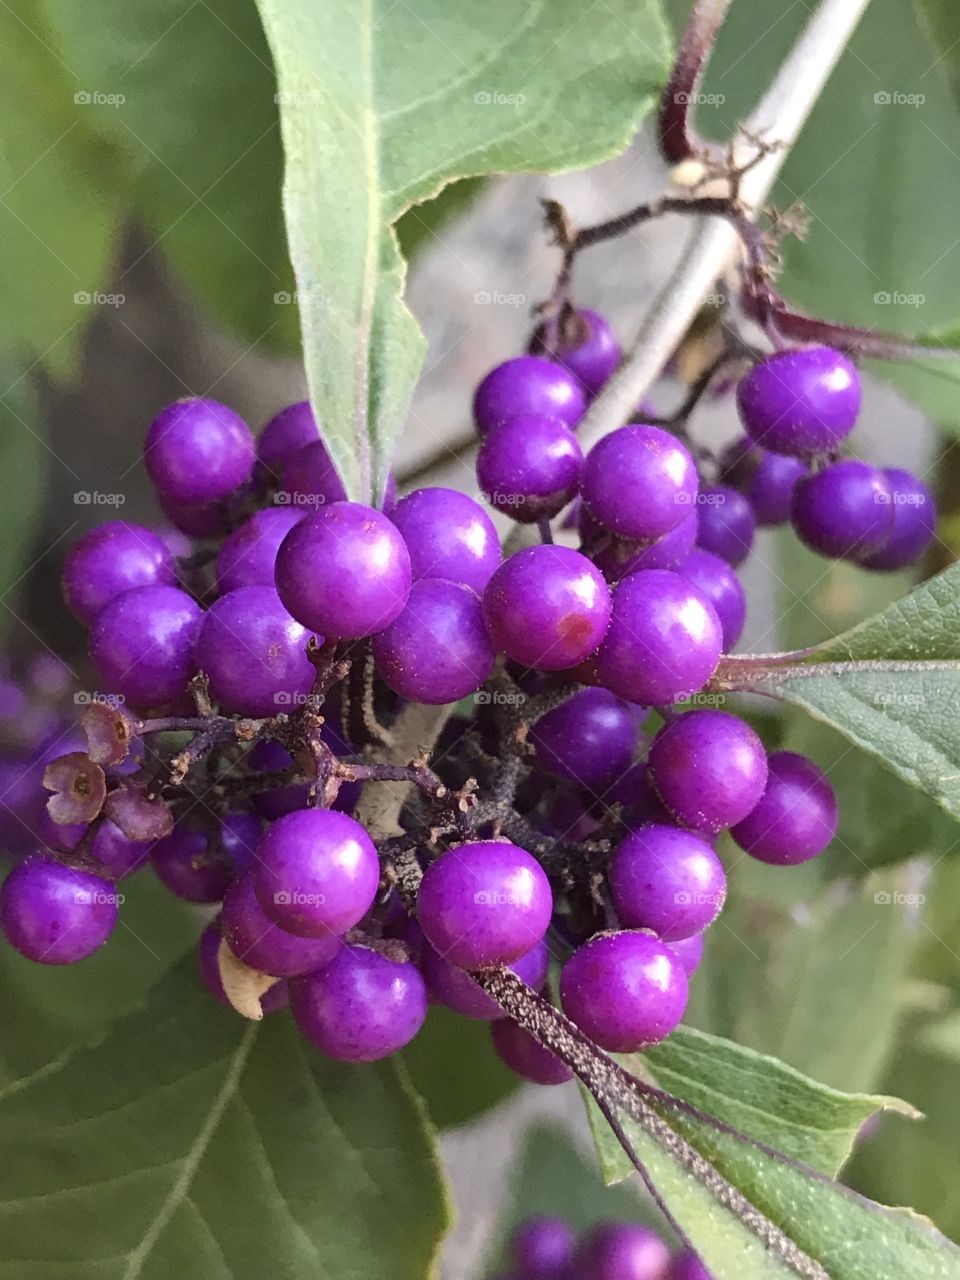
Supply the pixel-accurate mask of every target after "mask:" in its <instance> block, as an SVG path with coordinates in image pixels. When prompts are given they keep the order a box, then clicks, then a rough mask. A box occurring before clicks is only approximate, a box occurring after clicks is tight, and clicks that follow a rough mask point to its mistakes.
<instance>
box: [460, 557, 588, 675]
mask: <svg viewBox="0 0 960 1280" xmlns="http://www.w3.org/2000/svg"><path fill="white" fill-rule="evenodd" d="M483 609H484V614H485V616H486V619H487V626H488V627H489V629H490V635H491V638H492V639H493V642H494V644H495V645H496V647H497V648H498V649H500V650H502V651H503V652H504V653H505V654H506V655H507V657H508V658H512V659H513V660H514V662H520V663H522V664H523V665H524V666H529V667H536V668H538V669H539V670H541V671H562V670H564V669H565V668H567V667H573V666H576V665H577V663H579V662H582V661H583V660H584V658H587V657H589V655H590V654H591V653H592V652H593V651H594V649H596V647H597V645H598V644H599V643H600V641H601V640H602V639H603V637H604V635H605V634H606V631H607V626H608V624H609V622H610V609H611V604H610V589H609V588H608V586H607V584H606V582H604V580H603V575H602V574H601V573H600V572H599V571H598V570H597V569H596V568H595V567H594V566H593V565H592V564H591V563H590V561H589V560H588V559H587V558H586V556H583V555H581V554H580V553H579V552H578V551H572V550H570V548H569V547H557V546H539V547H525V548H524V549H523V550H522V551H518V552H517V553H516V554H515V555H512V556H510V558H509V559H507V560H505V561H504V562H503V564H502V565H501V566H500V568H499V569H498V570H497V571H496V573H495V574H494V575H493V577H492V578H491V579H490V581H489V582H488V583H487V588H486V590H485V592H484V594H483Z"/></svg>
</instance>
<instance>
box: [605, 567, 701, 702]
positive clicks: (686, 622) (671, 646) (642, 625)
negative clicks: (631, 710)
mask: <svg viewBox="0 0 960 1280" xmlns="http://www.w3.org/2000/svg"><path fill="white" fill-rule="evenodd" d="M722 648H723V631H722V628H721V626H720V619H719V618H718V617H717V614H716V611H715V610H714V607H713V605H712V604H711V603H710V602H709V600H708V599H707V598H706V596H704V595H703V594H702V593H701V592H700V591H698V590H697V589H696V587H695V586H693V584H692V583H690V582H688V581H687V579H686V578H684V577H682V576H681V575H680V574H679V573H671V572H670V571H669V570H666V569H643V570H641V571H640V572H638V573H632V574H630V576H629V577H627V578H624V579H623V581H622V582H621V583H619V585H618V586H617V587H616V589H615V591H614V594H613V615H612V618H611V620H610V627H609V629H608V631H607V634H606V637H605V639H604V641H603V644H602V645H601V646H600V651H599V653H598V654H597V661H596V670H597V677H598V679H599V681H600V683H601V684H603V685H605V686H606V687H607V688H608V689H612V690H613V692H614V693H616V694H618V695H619V696H620V697H621V698H626V700H627V701H628V702H636V703H638V704H639V705H640V706H646V707H657V706H664V705H665V704H667V703H670V702H674V701H676V700H677V699H678V698H684V697H689V696H690V695H691V694H694V693H697V692H698V691H699V690H700V689H702V688H703V686H704V685H705V684H706V683H707V681H708V680H709V679H710V677H711V676H712V675H713V673H714V671H715V670H716V667H717V663H718V661H719V660H720V653H721V650H722Z"/></svg>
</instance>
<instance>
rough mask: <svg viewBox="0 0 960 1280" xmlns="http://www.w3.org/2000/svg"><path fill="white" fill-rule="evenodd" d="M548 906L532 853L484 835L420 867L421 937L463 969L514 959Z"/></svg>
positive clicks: (542, 925) (537, 937)
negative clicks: (421, 869) (421, 880)
mask: <svg viewBox="0 0 960 1280" xmlns="http://www.w3.org/2000/svg"><path fill="white" fill-rule="evenodd" d="M552 910H553V894H552V893H551V891H550V882H549V881H548V880H547V877H546V875H545V874H544V872H543V868H542V867H541V866H540V863H539V862H537V860H536V858H534V857H532V856H531V855H530V854H529V853H527V851H526V850H525V849H519V848H518V847H517V846H516V845H514V844H506V843H499V842H497V841H492V840H491V841H482V842H480V843H477V844H463V845H459V846H457V847H456V848H454V849H450V850H449V851H448V852H447V853H443V854H441V855H440V857H439V858H437V859H436V861H435V862H432V863H431V864H430V866H428V867H427V869H426V871H425V872H424V875H423V882H422V884H421V886H420V897H419V900H418V903H417V917H418V919H419V921H420V927H421V929H422V930H423V934H424V937H425V938H426V939H427V941H428V942H429V943H430V945H431V946H432V947H433V948H434V949H435V950H436V951H438V952H439V953H440V955H441V956H442V957H443V958H444V959H445V960H448V961H449V962H450V963H451V964H455V965H458V966H459V967H461V968H463V969H480V968H484V967H486V966H489V965H495V964H510V963H511V961H513V960H518V959H519V958H520V956H522V955H523V954H524V953H525V952H527V951H529V950H531V948H533V947H535V946H536V945H537V943H538V942H540V941H541V940H542V938H543V935H544V934H545V933H546V931H547V926H548V925H549V923H550V916H551V913H552Z"/></svg>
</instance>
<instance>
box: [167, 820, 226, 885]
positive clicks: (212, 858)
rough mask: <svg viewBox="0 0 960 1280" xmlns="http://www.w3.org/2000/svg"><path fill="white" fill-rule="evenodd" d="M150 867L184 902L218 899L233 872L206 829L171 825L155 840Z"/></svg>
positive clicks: (224, 855)
mask: <svg viewBox="0 0 960 1280" xmlns="http://www.w3.org/2000/svg"><path fill="white" fill-rule="evenodd" d="M150 860H151V861H152V863H153V869H154V871H155V872H156V873H157V876H158V878H159V879H160V881H161V882H162V883H163V884H165V885H166V887H167V888H168V889H169V890H170V892H171V893H173V894H176V896H177V897H178V898H183V899H184V900H185V901H186V902H219V901H220V900H221V899H222V897H223V895H224V894H225V893H226V892H227V889H228V888H229V887H230V882H231V881H232V880H233V879H234V876H235V875H236V868H235V867H234V866H232V865H231V863H230V859H229V858H228V857H227V856H226V854H225V853H224V852H223V850H222V849H218V848H217V847H216V845H215V843H214V842H213V841H212V840H211V838H210V836H209V834H208V833H207V832H206V831H201V830H200V829H199V828H194V827H188V826H181V825H178V826H176V827H174V829H173V831H172V832H171V833H170V835H168V836H165V837H164V838H163V839H162V840H157V841H155V842H154V845H153V848H152V850H151V852H150Z"/></svg>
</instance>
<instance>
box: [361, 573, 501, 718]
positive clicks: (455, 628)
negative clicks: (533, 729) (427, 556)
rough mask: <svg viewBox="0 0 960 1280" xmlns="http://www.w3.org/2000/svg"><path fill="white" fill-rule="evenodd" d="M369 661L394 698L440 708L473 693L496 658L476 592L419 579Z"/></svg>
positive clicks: (435, 579)
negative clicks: (396, 696)
mask: <svg viewBox="0 0 960 1280" xmlns="http://www.w3.org/2000/svg"><path fill="white" fill-rule="evenodd" d="M373 656H374V660H375V662H376V664H377V670H378V671H379V673H380V675H381V677H382V678H383V681H384V683H385V684H386V685H388V686H389V688H391V689H392V690H393V691H394V693H398V694H399V695H400V697H401V698H407V699H409V700H410V701H411V702H425V703H427V704H429V705H431V706H440V705H442V704H443V703H445V702H456V701H458V699H460V698H465V697H466V696H467V694H470V693H475V692H476V690H477V689H479V688H480V686H481V685H482V684H483V682H484V680H486V679H487V677H488V676H489V675H490V672H491V671H492V670H493V664H494V660H495V659H496V656H497V654H496V650H495V649H494V647H493V643H492V641H491V640H490V636H489V633H488V632H487V624H486V622H485V621H484V618H483V605H482V604H481V602H480V597H479V596H478V595H477V594H476V592H475V591H471V590H470V588H469V587H461V586H460V585H459V584H458V583H456V582H443V581H441V580H440V579H439V578H421V579H420V581H419V582H415V583H414V584H413V586H412V587H411V589H410V595H409V597H408V599H407V603H406V605H405V606H404V608H403V611H402V612H401V613H400V614H398V616H397V617H396V618H394V620H393V622H391V623H390V625H389V626H388V627H386V628H385V629H384V630H383V631H381V632H380V633H379V635H377V636H375V637H374V641H373Z"/></svg>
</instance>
